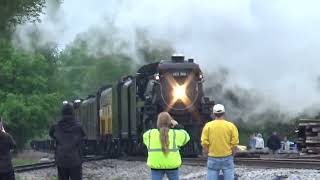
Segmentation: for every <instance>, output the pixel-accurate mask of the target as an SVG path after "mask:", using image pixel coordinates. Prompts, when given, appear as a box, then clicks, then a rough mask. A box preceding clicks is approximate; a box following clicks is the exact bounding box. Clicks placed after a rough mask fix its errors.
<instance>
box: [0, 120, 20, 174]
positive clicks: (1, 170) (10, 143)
mask: <svg viewBox="0 0 320 180" xmlns="http://www.w3.org/2000/svg"><path fill="white" fill-rule="evenodd" d="M15 146H16V143H15V141H14V139H13V138H12V136H11V135H10V134H9V133H7V132H6V131H5V130H4V127H3V124H2V120H1V121H0V180H15V175H14V170H13V167H12V162H11V154H10V150H12V149H13V148H14V147H15Z"/></svg>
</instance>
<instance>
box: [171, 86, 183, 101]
mask: <svg viewBox="0 0 320 180" xmlns="http://www.w3.org/2000/svg"><path fill="white" fill-rule="evenodd" d="M173 97H174V99H176V100H178V99H183V98H185V97H186V88H185V87H184V86H176V87H174V89H173Z"/></svg>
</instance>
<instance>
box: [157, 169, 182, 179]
mask: <svg viewBox="0 0 320 180" xmlns="http://www.w3.org/2000/svg"><path fill="white" fill-rule="evenodd" d="M165 174H166V175H167V177H168V179H169V180H179V170H178V169H177V170H151V179H152V180H162V179H163V177H164V175H165Z"/></svg>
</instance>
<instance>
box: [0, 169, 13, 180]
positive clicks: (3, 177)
mask: <svg viewBox="0 0 320 180" xmlns="http://www.w3.org/2000/svg"><path fill="white" fill-rule="evenodd" d="M0 180H15V177H14V171H13V170H12V171H10V172H7V173H0Z"/></svg>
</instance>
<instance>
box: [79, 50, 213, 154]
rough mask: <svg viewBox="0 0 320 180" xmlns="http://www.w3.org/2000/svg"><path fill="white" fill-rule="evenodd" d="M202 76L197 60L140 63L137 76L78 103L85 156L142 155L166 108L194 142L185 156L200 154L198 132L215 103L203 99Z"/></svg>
mask: <svg viewBox="0 0 320 180" xmlns="http://www.w3.org/2000/svg"><path fill="white" fill-rule="evenodd" d="M203 78H204V77H203V74H202V72H201V70H200V68H199V65H198V64H196V63H194V60H193V59H188V60H185V58H184V56H183V55H173V56H172V58H171V61H168V60H167V61H164V60H162V61H160V62H157V63H152V64H148V65H145V66H142V67H141V68H140V69H139V70H138V72H137V73H136V75H134V76H127V77H124V78H122V79H121V80H120V81H118V82H117V83H116V84H115V85H113V86H104V87H102V88H101V89H100V90H99V91H98V92H97V93H96V95H94V96H89V97H88V98H86V99H84V100H76V101H74V107H75V115H76V118H77V119H79V120H80V122H81V124H82V126H83V128H84V130H85V132H86V133H87V140H86V141H85V148H84V151H85V153H86V154H104V155H109V156H121V155H122V154H123V153H125V154H127V155H139V154H143V153H145V152H146V148H145V146H144V145H143V143H142V135H143V133H144V132H145V131H146V130H148V129H150V128H156V121H157V115H158V113H159V112H162V111H167V112H169V113H170V114H171V115H172V117H173V118H174V119H175V120H176V121H178V122H179V123H180V124H182V125H183V126H184V127H185V130H186V131H188V133H189V134H190V137H191V140H190V142H189V143H188V144H187V145H186V146H185V147H183V148H182V149H181V153H182V154H183V155H184V156H193V155H197V154H199V153H200V152H201V146H200V135H201V130H202V127H203V125H204V124H205V123H206V122H207V121H208V120H210V115H211V111H212V106H213V105H214V102H213V101H211V100H210V99H209V98H208V97H205V95H204V91H203V81H204V79H203Z"/></svg>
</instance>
